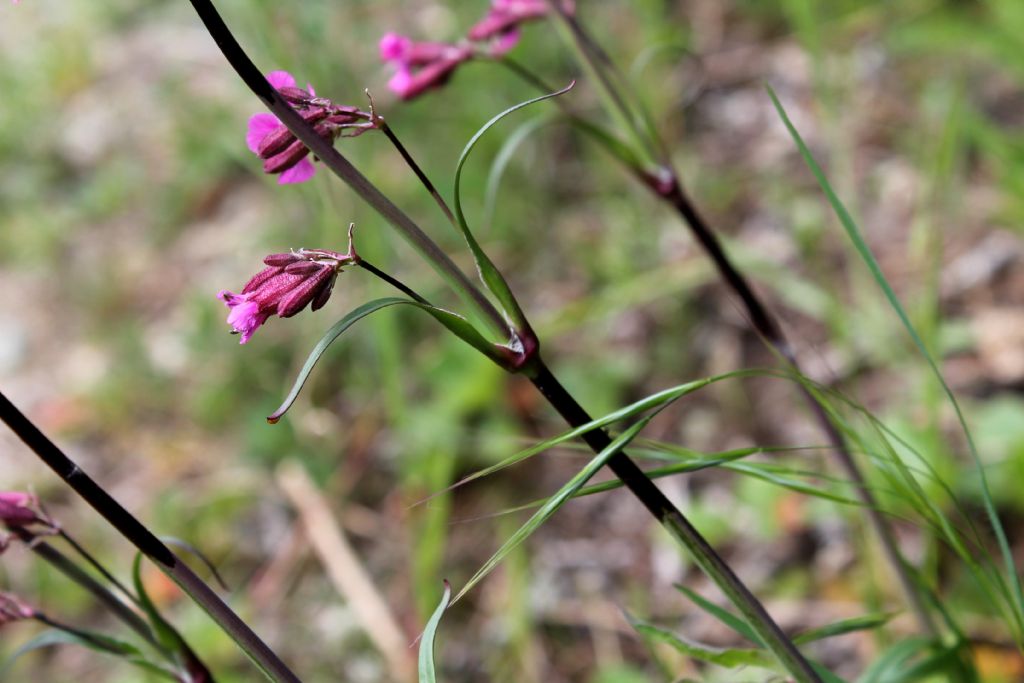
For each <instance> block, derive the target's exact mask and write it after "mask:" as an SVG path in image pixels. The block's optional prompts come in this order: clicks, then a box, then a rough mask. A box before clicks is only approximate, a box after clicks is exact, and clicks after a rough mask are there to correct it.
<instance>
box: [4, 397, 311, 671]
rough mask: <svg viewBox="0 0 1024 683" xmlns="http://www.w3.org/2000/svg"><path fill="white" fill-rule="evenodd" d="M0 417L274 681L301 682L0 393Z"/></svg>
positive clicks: (264, 644) (205, 587) (179, 562)
mask: <svg viewBox="0 0 1024 683" xmlns="http://www.w3.org/2000/svg"><path fill="white" fill-rule="evenodd" d="M0 420H3V422H4V423H5V424H6V425H7V426H8V427H10V429H11V431H13V432H14V433H15V434H16V435H17V436H18V438H20V439H21V440H22V441H23V442H25V445H26V446H28V447H29V448H30V449H32V451H33V452H34V453H35V454H36V455H37V456H39V459H40V460H42V461H43V462H44V463H45V464H46V465H47V466H48V467H49V468H50V469H52V470H53V471H54V472H56V473H57V476H59V477H60V478H61V479H62V480H63V481H64V483H66V484H67V485H68V486H70V487H71V488H72V489H73V490H74V491H75V493H77V494H78V495H79V496H81V497H82V498H83V499H84V500H85V501H86V502H87V503H89V505H91V506H92V508H93V509H94V510H96V511H97V512H98V513H100V515H101V516H102V517H103V518H104V519H106V520H107V521H108V522H109V523H110V524H111V526H113V527H114V528H115V529H116V530H117V531H118V533H120V534H121V535H122V536H124V537H125V538H126V539H127V540H128V541H130V542H131V543H132V545H134V546H135V547H136V548H138V549H139V551H140V552H141V553H142V554H143V555H145V556H146V557H148V558H149V559H150V560H152V561H153V562H154V563H155V564H156V566H157V567H159V568H160V570H161V571H163V572H164V573H165V574H166V575H167V576H168V577H169V578H170V579H171V580H172V581H174V582H175V583H176V584H178V586H180V587H181V589H182V590H183V591H185V592H186V593H187V594H188V595H189V596H190V597H191V598H192V599H193V600H194V601H195V602H196V604H198V605H199V606H200V607H201V608H203V610H205V611H206V613H207V614H208V615H209V616H210V618H212V619H213V620H214V621H215V622H216V623H217V624H218V625H219V626H220V627H221V628H222V629H223V630H224V632H225V633H227V634H228V635H229V636H230V637H231V639H232V640H234V641H235V643H236V644H237V645H238V646H239V647H240V648H241V649H242V651H243V652H245V654H246V655H248V656H249V659H251V660H252V662H253V663H254V664H255V665H256V666H257V667H258V668H259V669H260V671H261V672H263V674H264V675H265V676H266V677H267V678H268V679H270V680H271V681H275V683H300V681H299V678H298V677H297V676H296V675H295V674H294V673H292V671H291V670H290V669H289V668H288V666H287V665H285V663H284V662H283V661H281V659H280V658H279V657H278V656H277V655H276V654H275V653H274V651H273V650H271V649H270V647H268V646H267V644H266V643H264V642H263V641H262V640H260V637H259V636H257V635H256V633H255V632H254V631H253V630H252V629H251V628H249V626H248V624H246V623H245V622H244V621H242V620H241V619H240V618H239V616H238V615H237V614H235V613H234V612H233V611H232V610H231V608H230V607H228V606H227V605H226V604H225V603H224V601H223V600H221V599H220V597H219V596H218V595H217V594H216V593H215V592H214V591H213V589H211V588H210V587H209V586H208V585H206V584H205V583H203V580H202V579H200V578H199V577H198V576H196V575H195V573H194V572H193V571H192V570H191V569H189V567H188V565H187V564H185V563H184V562H182V561H181V560H179V559H178V558H177V557H176V556H175V554H174V553H173V552H172V551H171V549H170V548H168V547H167V546H166V545H164V543H163V542H162V541H160V539H158V538H157V537H156V536H155V535H153V533H152V532H151V531H150V530H149V529H147V528H146V527H145V526H143V524H142V523H141V522H140V521H139V520H138V519H136V518H135V517H134V516H133V515H132V514H131V513H130V512H128V511H127V510H126V509H124V508H123V507H122V506H121V504H120V503H118V502H117V501H116V500H114V499H113V498H112V497H111V495H110V494H109V493H107V492H106V491H105V490H104V489H103V488H102V487H101V486H100V485H99V484H97V483H96V481H95V480H93V479H92V478H91V477H90V476H89V475H88V474H86V473H85V472H84V471H83V470H82V468H80V467H79V466H78V465H77V464H76V463H75V462H74V461H73V460H71V459H70V458H69V457H68V456H66V455H65V454H64V452H63V451H61V450H60V448H59V447H58V446H57V445H56V444H55V443H53V442H52V441H51V440H50V439H49V438H47V436H46V435H45V434H43V433H42V432H41V431H40V430H39V428H38V427H36V426H35V425H34V424H33V423H32V422H31V421H30V420H29V419H28V418H27V417H25V415H24V414H23V413H22V412H21V411H20V410H18V409H17V407H15V405H14V404H13V403H11V402H10V400H8V398H7V397H6V396H5V395H4V394H2V393H0Z"/></svg>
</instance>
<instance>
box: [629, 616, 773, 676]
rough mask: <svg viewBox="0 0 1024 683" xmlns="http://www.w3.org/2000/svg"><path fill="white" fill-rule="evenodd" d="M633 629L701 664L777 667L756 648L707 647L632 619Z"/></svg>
mask: <svg viewBox="0 0 1024 683" xmlns="http://www.w3.org/2000/svg"><path fill="white" fill-rule="evenodd" d="M630 622H631V623H632V625H633V628H634V629H636V632H637V633H639V634H640V635H641V636H643V637H644V638H646V639H649V640H653V641H656V642H659V643H667V644H668V645H671V646H672V647H674V648H675V649H676V650H678V651H679V652H680V653H681V654H684V655H686V656H687V657H692V658H693V659H696V660H698V661H701V662H707V663H708V664H717V665H718V666H724V667H727V668H730V669H732V668H737V667H743V666H759V667H762V668H765V669H773V668H775V667H776V663H775V659H774V658H773V657H772V656H771V655H770V654H768V652H767V651H765V650H759V649H754V648H738V647H733V648H723V647H712V646H711V645H705V644H703V643H698V642H696V641H693V640H690V639H689V638H684V637H683V636H680V635H677V634H675V633H672V632H671V631H669V630H668V629H664V628H661V627H660V626H655V625H654V624H649V623H647V622H644V621H637V620H634V619H630Z"/></svg>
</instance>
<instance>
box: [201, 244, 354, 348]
mask: <svg viewBox="0 0 1024 683" xmlns="http://www.w3.org/2000/svg"><path fill="white" fill-rule="evenodd" d="M358 260H359V257H358V256H356V254H355V251H354V250H353V249H352V247H351V245H350V246H349V252H348V253H347V254H339V253H338V252H334V251H326V250H321V249H299V250H298V251H293V252H291V253H288V254H271V255H270V256H267V257H266V258H264V259H263V263H264V264H266V266H267V267H266V268H264V269H263V270H261V271H260V272H259V273H257V274H256V275H254V276H253V277H252V279H250V280H249V282H247V283H246V284H245V286H244V287H243V288H242V291H241V292H240V293H239V294H235V293H234V292H231V291H229V290H226V289H223V290H221V291H220V292H219V293H218V294H217V298H218V299H220V300H221V301H223V302H224V304H225V305H226V306H227V307H228V308H229V309H231V310H230V312H229V313H228V318H227V323H228V325H231V330H232V333H233V334H240V335H242V338H241V340H240V341H239V343H240V344H245V343H246V342H248V341H249V339H251V338H252V335H253V334H254V333H255V332H256V330H257V329H259V327H260V326H261V325H263V324H264V323H265V322H267V320H268V319H269V318H270V316H272V315H276V316H278V317H280V318H290V317H291V316H293V315H295V314H296V313H298V312H299V311H301V310H302V309H304V308H305V307H306V306H308V305H310V304H312V310H314V311H316V310H318V309H320V308H321V307H322V306H323V305H324V304H326V303H327V300H328V299H329V298H330V296H331V291H332V290H333V288H334V281H335V279H336V278H337V277H338V273H340V272H341V267H342V266H345V265H352V264H355V263H357V262H358Z"/></svg>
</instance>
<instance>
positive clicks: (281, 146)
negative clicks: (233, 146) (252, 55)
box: [245, 71, 377, 185]
mask: <svg viewBox="0 0 1024 683" xmlns="http://www.w3.org/2000/svg"><path fill="white" fill-rule="evenodd" d="M267 81H268V82H269V83H270V84H271V85H272V86H274V88H275V89H276V90H277V91H278V92H279V93H281V96H282V97H284V98H285V99H286V100H288V102H289V103H290V104H291V105H292V106H293V107H295V109H296V111H298V112H299V114H300V115H301V116H302V118H304V119H305V120H306V121H307V122H308V123H309V124H310V125H312V126H313V129H314V130H315V131H316V133H317V135H319V136H320V137H322V138H323V139H324V140H327V141H329V142H333V141H334V140H335V138H337V137H338V136H339V135H342V134H344V133H345V132H346V131H348V132H349V134H350V135H352V136H355V135H359V134H360V133H363V132H365V131H367V130H371V129H373V128H376V126H377V120H376V118H375V117H374V116H373V114H372V113H367V112H364V111H360V110H359V109H357V108H356V107H348V106H339V105H336V104H334V103H333V102H331V101H330V100H328V99H326V98H323V97H318V96H317V94H316V92H315V91H314V90H313V86H312V85H309V84H307V86H306V89H302V88H299V87H297V86H296V85H295V77H294V76H292V75H291V74H290V73H288V72H287V71H272V72H270V73H269V74H267ZM245 143H246V145H248V147H249V149H250V150H251V151H252V152H253V154H255V155H256V156H258V157H259V158H260V159H263V172H264V173H269V174H275V175H278V176H279V177H278V180H277V182H278V183H279V184H281V185H286V184H289V183H301V182H305V181H307V180H309V179H310V178H312V177H313V176H314V175H315V174H316V166H314V165H313V162H312V160H310V159H309V148H307V147H306V146H305V145H304V144H302V142H301V141H300V140H298V139H297V138H296V137H295V136H294V135H293V134H292V132H291V131H290V130H288V128H287V127H286V126H285V125H284V124H283V123H281V120H280V119H278V118H277V117H276V116H274V115H273V114H271V113H269V112H261V113H259V114H253V115H252V116H251V117H250V118H249V127H248V130H247V131H246V135H245Z"/></svg>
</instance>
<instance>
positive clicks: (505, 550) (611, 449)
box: [455, 413, 657, 601]
mask: <svg viewBox="0 0 1024 683" xmlns="http://www.w3.org/2000/svg"><path fill="white" fill-rule="evenodd" d="M656 414H657V413H655V415H656ZM653 418H654V415H648V416H646V417H644V418H642V419H641V420H640V421H638V422H637V423H636V424H634V425H632V426H631V427H630V428H629V429H627V430H626V431H624V432H623V433H622V434H620V435H619V436H618V437H616V438H615V439H614V440H613V441H612V442H611V443H610V444H608V446H607V447H606V448H605V449H603V450H602V451H601V452H600V453H598V454H597V455H596V456H594V458H593V459H592V460H591V461H590V462H588V463H587V464H586V466H585V467H584V468H583V469H581V470H580V471H579V472H577V473H576V475H575V476H573V478H572V479H570V480H569V481H568V482H567V483H566V484H565V485H564V486H562V488H560V489H559V490H558V492H557V493H555V495H553V496H551V498H549V499H548V501H547V502H546V503H544V505H542V506H541V508H540V509H539V510H537V512H535V513H534V514H533V516H531V517H530V519H529V520H527V521H526V523H525V524H523V525H522V526H521V527H519V529H517V530H516V532H515V533H514V534H512V536H510V537H509V539H508V540H507V541H505V543H503V544H502V546H501V547H500V548H499V549H498V551H497V552H495V553H494V555H492V556H491V558H490V559H489V560H487V562H485V563H484V565H483V566H482V567H480V569H478V570H477V572H476V573H475V574H473V576H472V577H471V578H470V579H469V581H467V582H466V585H465V586H463V587H462V590H460V591H459V594H458V595H456V596H455V601H458V600H459V599H460V598H462V596H464V595H465V594H466V593H468V592H469V591H470V590H471V589H472V588H473V586H475V585H476V584H477V583H479V582H480V581H481V580H482V579H483V578H484V577H485V576H487V575H488V574H489V573H490V572H491V570H493V569H494V568H495V567H497V566H498V564H499V563H500V562H501V561H502V560H503V559H504V558H505V556H506V555H508V554H509V553H510V552H511V551H512V550H514V549H515V548H516V547H517V546H519V544H521V543H522V542H523V541H525V540H526V539H527V538H528V537H529V536H530V534H532V533H533V532H534V531H536V530H537V529H538V528H539V527H540V525H541V524H543V523H544V522H546V521H547V520H548V519H550V518H551V516H552V515H553V514H555V512H556V511H557V510H558V508H560V507H562V505H564V504H565V503H566V501H568V500H569V499H570V498H572V497H573V495H574V494H575V493H576V492H577V491H579V490H580V489H581V488H582V487H583V485H584V484H586V483H587V482H588V481H589V480H590V478H591V477H593V476H594V475H595V474H597V472H598V470H600V469H601V468H602V467H604V466H605V464H606V463H607V462H608V460H610V459H611V458H612V456H614V455H615V454H616V453H618V452H620V451H621V450H622V449H623V448H625V447H626V446H627V445H629V442H630V441H632V440H633V439H634V437H636V435H637V434H639V433H640V430H642V429H643V428H644V427H646V426H647V423H648V422H650V421H651V420H652V419H653Z"/></svg>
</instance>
